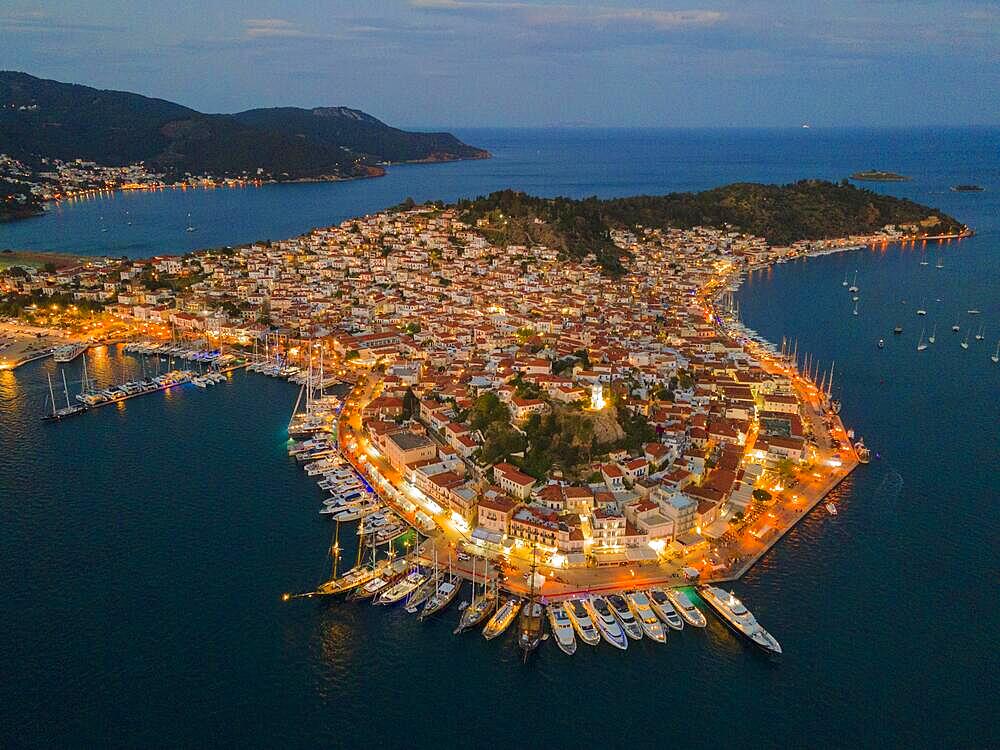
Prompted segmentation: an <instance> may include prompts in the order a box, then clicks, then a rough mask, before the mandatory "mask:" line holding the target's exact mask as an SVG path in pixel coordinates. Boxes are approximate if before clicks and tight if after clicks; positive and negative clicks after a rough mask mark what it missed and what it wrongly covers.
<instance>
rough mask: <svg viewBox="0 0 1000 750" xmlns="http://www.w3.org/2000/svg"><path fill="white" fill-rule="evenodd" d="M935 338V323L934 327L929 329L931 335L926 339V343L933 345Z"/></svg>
mask: <svg viewBox="0 0 1000 750" xmlns="http://www.w3.org/2000/svg"><path fill="white" fill-rule="evenodd" d="M936 338H937V323H935V324H934V327H933V328H932V329H931V335H930V337H929V338H928V339H927V341H928V342H929V343H931V344H933V343H934V340H935V339H936Z"/></svg>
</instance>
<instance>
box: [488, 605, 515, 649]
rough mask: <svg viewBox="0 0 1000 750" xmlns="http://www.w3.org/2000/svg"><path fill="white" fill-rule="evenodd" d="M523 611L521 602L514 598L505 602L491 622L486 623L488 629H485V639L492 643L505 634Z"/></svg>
mask: <svg viewBox="0 0 1000 750" xmlns="http://www.w3.org/2000/svg"><path fill="white" fill-rule="evenodd" d="M520 611H521V600H520V599H517V598H514V599H508V600H507V601H506V602H504V604H503V606H502V607H500V608H499V609H498V610H497V611H496V612H495V613H494V614H493V617H491V618H490V620H489V622H487V623H486V627H485V628H483V638H485V639H486V640H488V641H492V640H493V639H494V638H496V637H497V636H498V635H500V634H501V633H503V632H504V631H505V630H506V629H507V628H509V627H510V624H511V623H512V622H514V618H515V617H517V613H518V612H520Z"/></svg>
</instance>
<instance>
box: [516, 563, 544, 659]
mask: <svg viewBox="0 0 1000 750" xmlns="http://www.w3.org/2000/svg"><path fill="white" fill-rule="evenodd" d="M537 552H538V548H537V547H535V546H532V548H531V572H530V574H529V575H530V576H531V591H530V593H529V595H528V602H527V604H525V606H524V609H522V610H521V617H520V619H519V620H518V623H517V629H518V634H517V645H518V646H520V647H521V651H523V652H524V658H525V660H527V658H528V654H530V653H531V652H532V651H534V650H535V649H536V648H538V644H539V643H541V640H542V630H543V629H544V627H545V621H544V620H543V619H542V610H543V608H542V605H541V604H540V603H539V601H538V596H537V592H536V591H535V576H536V575H537V566H536V563H535V556H536V554H537Z"/></svg>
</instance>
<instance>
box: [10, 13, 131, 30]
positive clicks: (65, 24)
mask: <svg viewBox="0 0 1000 750" xmlns="http://www.w3.org/2000/svg"><path fill="white" fill-rule="evenodd" d="M0 30H3V31H9V32H19V33H33V34H70V33H94V32H106V31H120V30H121V29H120V27H117V26H111V25H109V24H98V23H77V22H72V21H65V20H62V19H61V18H56V17H54V16H52V15H50V14H49V13H46V12H44V11H40V10H36V11H22V12H18V11H13V12H9V13H0Z"/></svg>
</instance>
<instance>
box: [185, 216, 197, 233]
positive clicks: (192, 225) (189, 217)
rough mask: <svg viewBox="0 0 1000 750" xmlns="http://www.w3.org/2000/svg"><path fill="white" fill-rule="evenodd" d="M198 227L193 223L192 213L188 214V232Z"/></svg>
mask: <svg viewBox="0 0 1000 750" xmlns="http://www.w3.org/2000/svg"><path fill="white" fill-rule="evenodd" d="M197 229H198V227H196V226H195V225H194V224H192V223H191V214H188V225H187V230H186V231H188V232H194V231H196V230H197Z"/></svg>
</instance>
